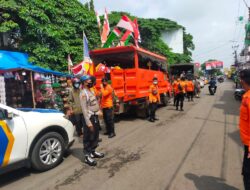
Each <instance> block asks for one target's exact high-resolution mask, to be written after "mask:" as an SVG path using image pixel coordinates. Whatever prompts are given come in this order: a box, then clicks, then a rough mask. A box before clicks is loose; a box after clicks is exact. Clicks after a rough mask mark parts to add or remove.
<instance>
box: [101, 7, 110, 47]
mask: <svg viewBox="0 0 250 190" xmlns="http://www.w3.org/2000/svg"><path fill="white" fill-rule="evenodd" d="M109 33H110V27H109V19H108V11H107V9H105V14H104V23H103V29H102V35H101V39H102V44H104V43H105V42H106V41H107V38H108V35H109Z"/></svg>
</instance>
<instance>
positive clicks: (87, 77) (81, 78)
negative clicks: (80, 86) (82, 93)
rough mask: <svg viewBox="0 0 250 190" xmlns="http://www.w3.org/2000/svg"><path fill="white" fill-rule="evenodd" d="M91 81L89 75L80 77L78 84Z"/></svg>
mask: <svg viewBox="0 0 250 190" xmlns="http://www.w3.org/2000/svg"><path fill="white" fill-rule="evenodd" d="M89 79H91V78H90V76H89V75H84V76H81V77H80V82H85V81H86V80H89Z"/></svg>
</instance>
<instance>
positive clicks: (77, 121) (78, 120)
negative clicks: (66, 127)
mask: <svg viewBox="0 0 250 190" xmlns="http://www.w3.org/2000/svg"><path fill="white" fill-rule="evenodd" d="M70 121H71V122H72V123H73V125H74V126H75V127H76V133H77V135H78V136H80V135H82V131H83V127H84V126H86V122H85V119H84V117H83V114H73V115H72V116H71V117H70Z"/></svg>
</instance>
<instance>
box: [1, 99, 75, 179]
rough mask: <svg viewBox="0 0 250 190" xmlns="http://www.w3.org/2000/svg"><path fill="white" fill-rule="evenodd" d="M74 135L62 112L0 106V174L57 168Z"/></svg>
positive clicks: (72, 141)
mask: <svg viewBox="0 0 250 190" xmlns="http://www.w3.org/2000/svg"><path fill="white" fill-rule="evenodd" d="M73 134H74V127H73V125H72V123H71V122H70V121H69V120H68V119H66V118H65V116H64V114H63V113H61V112H58V111H56V110H45V109H20V110H17V109H14V108H11V107H8V106H5V105H3V104H0V174H2V173H5V172H7V171H10V170H13V169H17V168H20V167H30V166H31V167H32V168H34V169H36V170H38V171H46V170H49V169H52V168H54V167H56V166H57V165H58V164H59V163H60V162H61V161H62V160H63V155H64V152H65V150H67V149H68V148H69V147H70V146H71V145H72V144H73V143H74V137H73Z"/></svg>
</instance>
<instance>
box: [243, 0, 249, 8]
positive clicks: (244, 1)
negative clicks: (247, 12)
mask: <svg viewBox="0 0 250 190" xmlns="http://www.w3.org/2000/svg"><path fill="white" fill-rule="evenodd" d="M243 1H244V3H245V5H246V7H247V8H248V5H247V2H246V0H243Z"/></svg>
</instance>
